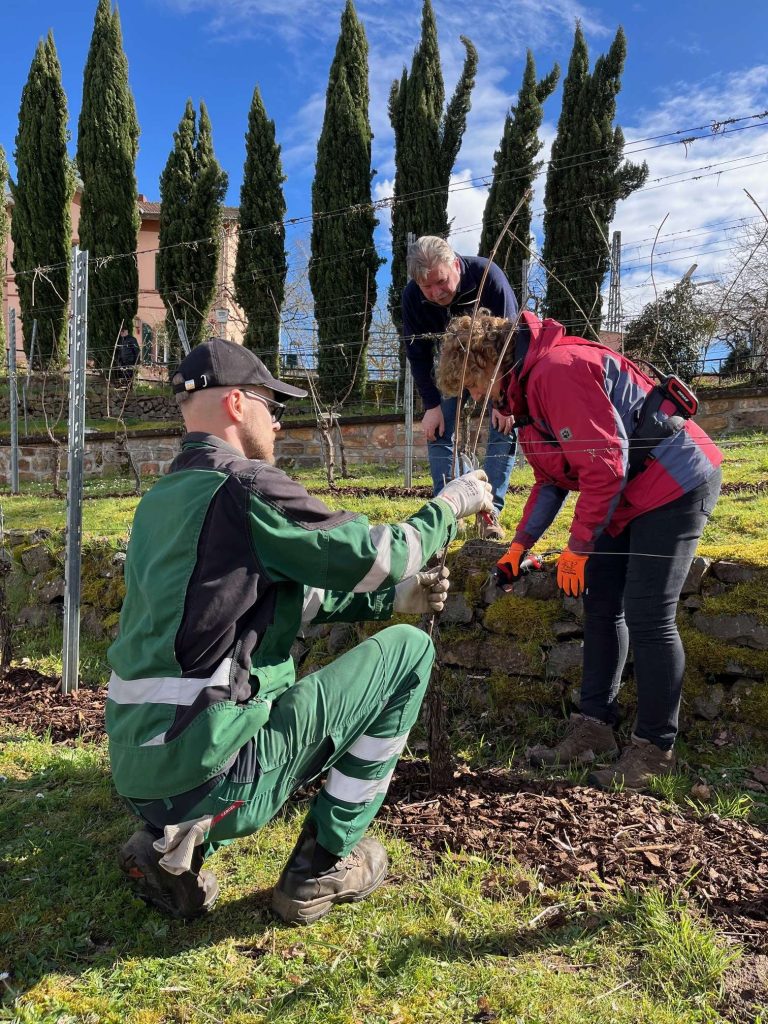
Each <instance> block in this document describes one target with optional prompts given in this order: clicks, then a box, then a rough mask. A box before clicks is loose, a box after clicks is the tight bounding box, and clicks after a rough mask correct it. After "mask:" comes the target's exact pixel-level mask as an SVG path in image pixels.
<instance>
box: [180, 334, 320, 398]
mask: <svg viewBox="0 0 768 1024" xmlns="http://www.w3.org/2000/svg"><path fill="white" fill-rule="evenodd" d="M176 373H180V374H181V375H182V377H183V378H184V379H183V380H182V381H180V382H179V383H178V384H174V385H173V391H174V394H179V393H180V392H182V391H186V392H189V393H191V392H193V391H202V390H203V389H204V388H227V387H229V388H247V387H253V385H255V384H259V385H261V387H264V388H270V390H272V391H274V392H275V394H276V395H283V396H285V397H286V398H305V397H306V395H307V392H306V391H304V390H303V389H302V388H295V387H294V386H293V384H284V383H283V381H281V380H278V379H277V378H276V377H273V376H272V374H271V373H270V372H269V370H268V369H267V368H266V366H265V365H264V363H262V361H261V360H260V359H259V358H258V356H255V355H254V354H253V352H251V350H250V349H247V348H245V347H244V346H243V345H238V344H237V342H234V341H226V340H225V339H224V338H211V339H210V340H209V341H204V342H202V343H201V344H200V345H196V346H195V347H194V348H193V349H192V351H191V352H190V353H189V355H188V356H184V358H183V359H182V361H181V362H180V363H179V368H178V370H177V371H176ZM174 376H175V374H174Z"/></svg>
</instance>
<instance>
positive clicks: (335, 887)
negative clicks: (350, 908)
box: [107, 339, 492, 923]
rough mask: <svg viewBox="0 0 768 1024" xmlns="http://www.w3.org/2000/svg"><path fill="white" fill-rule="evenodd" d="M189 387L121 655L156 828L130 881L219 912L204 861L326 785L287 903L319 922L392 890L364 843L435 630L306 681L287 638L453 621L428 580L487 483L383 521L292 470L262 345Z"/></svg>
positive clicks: (137, 537)
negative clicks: (285, 468)
mask: <svg viewBox="0 0 768 1024" xmlns="http://www.w3.org/2000/svg"><path fill="white" fill-rule="evenodd" d="M173 388H174V392H175V393H176V395H177V398H178V401H179V405H180V408H181V411H182V414H183V418H184V424H185V428H186V431H187V433H186V434H185V436H184V439H183V442H182V449H181V453H180V454H179V456H178V457H177V458H176V460H175V461H174V463H173V465H172V467H171V471H170V473H169V474H168V475H167V476H165V477H163V478H162V479H161V480H159V481H158V482H157V483H156V484H155V486H154V487H153V488H152V490H151V491H149V492H148V493H147V494H146V495H145V496H144V497H143V498H142V500H141V502H140V503H139V506H138V508H137V510H136V516H135V519H134V523H133V529H132V533H131V541H130V545H129V548H128V557H127V561H126V565H125V580H126V596H125V602H124V604H123V609H122V612H121V616H120V632H119V636H118V639H117V640H116V641H115V642H114V644H112V646H111V647H110V650H109V660H110V664H111V667H112V669H113V672H112V676H111V679H110V682H109V693H108V700H107V733H108V735H109V752H110V759H111V764H112V774H113V778H114V782H115V786H116V788H117V791H118V792H119V793H120V794H121V795H122V796H123V797H124V798H125V799H126V801H127V802H128V804H129V805H130V807H131V808H132V809H133V811H134V812H135V813H136V814H137V815H138V817H139V818H140V819H141V820H142V822H143V827H142V828H141V829H140V830H139V831H137V832H135V833H134V835H133V836H132V837H131V838H130V839H129V841H128V842H127V843H126V844H125V845H124V846H123V848H122V849H121V851H120V855H119V862H120V867H121V868H122V870H123V871H124V872H125V874H126V875H127V876H128V878H129V879H130V880H131V882H132V883H133V885H134V887H135V890H136V892H137V893H138V895H139V896H141V897H142V898H143V899H145V900H146V901H147V902H149V903H152V904H154V905H155V906H157V907H159V908H160V909H161V910H163V911H165V912H166V913H169V914H171V915H173V916H175V917H182V918H190V917H195V916H197V915H198V914H201V913H204V912H206V911H208V910H210V909H211V907H212V906H213V904H214V902H215V900H216V897H217V895H218V884H217V882H216V879H215V877H214V875H213V874H212V873H211V872H210V871H209V870H203V867H202V866H203V862H204V861H205V859H206V858H207V857H209V856H210V855H211V854H212V853H214V852H215V850H216V849H217V848H218V847H220V846H221V845H223V844H226V843H227V842H229V841H231V840H233V839H236V838H238V837H240V836H247V835H250V834H251V833H253V832H255V831H257V830H258V829H260V828H261V827H262V826H263V825H265V824H266V823H267V822H268V821H270V819H271V818H273V817H274V815H275V814H277V812H278V811H279V809H280V808H281V807H282V806H283V804H284V803H285V802H286V800H287V799H288V798H289V797H290V795H291V794H292V793H293V792H294V791H295V790H296V789H298V788H299V787H301V786H304V785H305V784H306V783H308V782H309V781H310V780H312V779H314V778H316V777H317V776H319V775H321V774H323V773H327V774H326V777H325V782H324V784H323V787H322V789H321V790H320V791H319V792H318V794H317V796H316V797H315V798H314V800H313V801H312V804H311V807H310V810H309V814H308V816H307V819H306V821H305V823H304V826H303V829H302V831H301V834H300V836H299V838H298V842H297V843H296V846H295V848H294V850H293V852H292V853H291V855H290V858H289V860H288V862H287V864H286V865H285V867H284V870H283V872H282V874H281V875H280V878H279V880H278V883H277V885H276V887H275V890H274V894H273V902H272V906H273V909H274V911H275V912H276V913H277V914H278V915H279V916H280V917H281V918H282V919H283V920H284V921H287V922H292V923H309V922H311V921H315V920H317V919H318V918H320V917H322V916H323V915H324V914H326V913H327V912H328V911H329V910H330V909H331V908H332V907H333V906H334V904H336V903H347V902H355V901H357V900H361V899H363V898H364V897H365V896H367V895H368V894H369V893H371V892H373V890H374V889H376V888H377V886H379V885H380V884H381V882H382V881H383V879H384V877H385V875H386V871H387V857H386V853H385V851H384V849H383V847H382V846H381V845H380V844H379V843H378V842H377V841H376V840H375V839H372V838H364V836H365V832H366V829H367V828H368V826H369V825H370V823H371V821H372V819H373V818H374V816H375V814H376V812H377V811H378V809H379V807H380V806H381V803H382V801H383V799H384V796H385V794H386V791H387V787H388V785H389V781H390V779H391V776H392V773H393V771H394V767H395V764H396V762H397V760H398V757H399V755H400V753H401V752H402V750H403V747H404V745H405V741H406V738H407V736H408V732H409V730H410V728H411V726H412V725H413V724H414V722H415V721H416V717H417V715H418V712H419V708H420V705H421V702H422V699H423V697H424V692H425V690H426V686H427V681H428V679H429V674H430V669H431V666H432V661H433V656H434V655H433V649H432V642H431V640H430V639H429V638H428V637H427V636H426V634H425V633H423V632H421V631H420V630H418V629H416V628H415V627H412V626H408V625H395V626H391V627H389V628H387V629H384V630H382V631H381V632H380V633H378V634H377V635H376V636H375V637H371V638H370V639H368V640H366V641H364V642H363V643H361V644H360V645H359V646H358V647H356V648H354V649H353V650H351V651H348V652H347V653H345V654H343V655H342V656H341V657H339V658H338V659H337V660H336V661H335V662H333V663H332V664H330V665H328V666H326V667H324V668H322V669H321V670H319V671H317V672H313V673H312V674H311V675H308V676H306V677H305V678H304V679H301V680H300V681H298V682H297V680H296V677H295V671H294V664H293V660H292V658H291V655H290V650H291V645H292V644H293V641H294V639H295V638H296V635H297V634H298V633H299V632H300V630H301V628H302V625H303V624H307V623H309V622H332V621H337V622H338V621H343V622H351V621H360V620H365V619H387V618H389V617H390V616H391V615H392V613H393V612H402V613H414V614H418V613H422V612H425V611H430V610H434V609H438V610H439V609H440V608H441V607H442V605H443V603H444V601H445V597H446V592H447V590H448V582H447V580H446V579H444V578H442V577H441V576H440V575H439V574H438V573H437V572H433V573H431V574H430V573H421V572H420V570H421V569H422V567H423V566H424V565H425V563H426V562H427V561H428V559H429V558H430V557H431V556H432V555H433V554H434V553H435V552H436V551H437V550H438V549H440V548H442V547H443V546H444V545H445V544H446V543H447V542H448V541H450V540H451V539H452V538H453V537H454V535H455V533H456V521H457V520H458V519H460V518H461V517H463V516H468V515H472V514H475V513H477V512H479V511H482V510H487V509H489V508H490V507H491V504H492V497H491V490H490V486H489V485H488V483H487V481H486V478H485V474H483V473H482V472H479V473H473V474H468V475H467V476H465V477H462V478H460V479H458V480H454V481H451V482H450V483H449V484H448V485H447V486H446V487H445V488H444V490H443V491H442V493H441V494H440V495H439V496H438V497H437V498H435V499H433V500H432V501H429V502H428V503H427V504H426V505H425V506H424V507H423V508H422V509H420V510H419V511H418V512H417V513H416V514H415V515H414V516H412V517H411V518H410V519H408V520H407V521H406V522H403V523H395V524H392V525H389V526H371V525H370V524H369V522H368V521H367V520H366V519H365V518H364V517H363V516H361V515H356V514H354V513H351V512H332V511H331V510H330V509H328V508H327V507H326V506H325V505H324V504H323V503H322V502H321V501H319V500H318V499H317V498H313V497H311V496H310V495H309V494H308V493H307V492H306V490H305V489H304V488H303V487H302V486H301V485H300V484H298V483H296V482H295V481H294V480H291V479H290V478H289V477H288V476H286V475H285V473H283V472H281V471H280V470H279V469H277V468H275V466H274V464H273V463H274V456H273V453H274V444H275V435H276V433H277V431H278V430H279V429H280V417H281V415H282V413H283V410H284V408H285V407H284V405H283V404H282V402H281V399H284V398H290V397H303V396H304V395H305V392H303V391H301V390H300V389H299V388H295V387H293V386H292V385H289V384H285V383H283V382H282V381H279V380H276V379H275V378H274V377H272V376H271V374H270V373H269V371H268V370H267V368H266V367H265V366H264V364H263V363H262V362H260V360H258V359H257V358H256V357H255V356H254V355H253V354H252V353H251V352H250V351H248V350H247V349H245V348H242V347H241V346H239V345H236V344H234V343H232V342H228V341H223V340H221V339H213V340H211V341H209V342H207V343H205V344H202V345H198V346H197V347H196V348H195V349H193V351H192V352H191V353H190V355H188V356H187V357H186V358H185V359H184V360H183V362H182V363H181V365H180V367H179V370H178V372H177V374H176V375H175V376H174V378H173Z"/></svg>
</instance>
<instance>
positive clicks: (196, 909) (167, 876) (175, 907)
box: [117, 828, 219, 921]
mask: <svg viewBox="0 0 768 1024" xmlns="http://www.w3.org/2000/svg"><path fill="white" fill-rule="evenodd" d="M154 840H155V837H154V836H153V835H152V833H151V832H149V831H148V830H147V829H145V828H141V829H139V831H138V832H134V833H133V835H132V836H131V838H130V839H129V840H128V842H127V843H126V844H125V845H124V846H123V847H122V848H121V850H120V852H119V854H118V857H117V859H118V864H119V865H120V870H121V871H122V872H123V873H124V874H125V875H126V876H127V878H128V881H129V882H130V883H131V887H132V888H133V890H134V892H135V893H136V895H137V896H139V897H140V898H141V899H143V900H144V902H145V903H151V904H152V905H153V906H155V907H157V908H158V910H162V911H163V913H164V914H168V915H169V916H170V917H178V918H182V919H183V920H185V921H187V920H190V919H191V918H193V917H199V916H200V915H201V914H207V913H208V911H209V910H211V909H212V908H213V905H214V903H215V902H216V899H217V897H218V895H219V883H218V882H217V881H216V876H215V875H214V874H213V872H212V871H202V870H201V868H202V865H203V851H202V850H201V849H200V848H199V847H198V848H197V849H196V850H195V852H194V854H193V855H192V870H191V871H184V872H183V873H182V874H180V875H172V874H171V873H170V871H166V870H165V868H162V867H161V866H160V858H161V857H162V854H161V853H158V852H157V850H156V849H155V848H154V846H153V845H152V844H153V842H154Z"/></svg>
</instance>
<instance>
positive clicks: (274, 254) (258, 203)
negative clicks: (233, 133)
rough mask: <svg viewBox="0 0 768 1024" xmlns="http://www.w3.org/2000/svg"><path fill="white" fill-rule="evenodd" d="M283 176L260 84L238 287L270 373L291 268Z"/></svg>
mask: <svg viewBox="0 0 768 1024" xmlns="http://www.w3.org/2000/svg"><path fill="white" fill-rule="evenodd" d="M284 181H285V177H284V175H283V169H282V165H281V162H280V146H279V145H278V144H277V143H276V142H275V122H274V121H270V120H269V118H268V117H267V112H266V110H265V108H264V102H263V100H262V98H261V93H260V92H259V89H258V87H257V88H256V89H254V91H253V100H252V102H251V109H250V112H249V114H248V131H247V133H246V136H245V166H244V168H243V184H242V187H241V189H240V218H239V224H240V234H239V237H238V243H237V257H236V259H235V280H234V291H235V298H236V300H237V302H238V303H239V304H240V305H241V306H242V308H243V309H244V310H245V314H246V316H247V317H248V326H247V328H246V331H245V345H246V347H247V348H250V349H252V350H253V351H254V352H255V353H256V355H258V357H259V358H260V359H261V360H263V362H264V363H265V364H266V365H267V366H268V367H269V369H270V370H271V371H272V373H277V372H278V369H279V356H280V308H281V306H282V304H283V297H284V295H285V275H286V272H287V263H286V259H285V224H284V223H283V218H284V217H285V197H284V196H283V188H282V184H283V182H284Z"/></svg>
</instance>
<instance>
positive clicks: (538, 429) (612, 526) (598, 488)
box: [502, 313, 723, 554]
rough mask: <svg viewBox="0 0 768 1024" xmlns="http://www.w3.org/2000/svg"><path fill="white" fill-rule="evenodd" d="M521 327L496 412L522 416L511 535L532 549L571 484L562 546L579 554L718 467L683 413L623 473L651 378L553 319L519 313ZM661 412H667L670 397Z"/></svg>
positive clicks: (710, 445) (717, 458) (716, 453)
mask: <svg viewBox="0 0 768 1024" xmlns="http://www.w3.org/2000/svg"><path fill="white" fill-rule="evenodd" d="M521 327H522V328H523V330H522V332H521V333H522V337H523V338H524V337H525V328H527V329H528V331H529V332H530V343H529V345H528V351H527V353H526V354H525V356H524V358H523V364H522V367H520V368H518V369H516V370H513V371H512V372H510V373H509V374H507V376H506V377H505V378H504V381H503V387H502V393H503V392H504V389H506V394H505V395H504V394H503V397H502V402H503V403H504V408H503V409H502V411H504V412H506V413H507V414H509V413H510V412H511V413H513V414H514V415H515V416H516V418H520V417H521V416H529V417H530V418H531V420H532V422H531V424H530V425H529V426H522V427H518V429H517V438H518V443H519V444H520V447H521V448H522V450H523V452H524V453H525V457H526V458H527V459H528V462H529V463H530V464H531V467H532V469H533V473H534V477H535V481H536V482H535V483H534V486H533V490H532V491H531V493H530V495H529V497H528V501H527V502H526V505H525V509H524V510H523V517H522V519H521V520H520V523H519V524H518V527H517V531H516V533H515V541H516V542H517V543H519V544H523V545H524V546H525V547H526V548H529V547H532V546H533V545H534V544H535V543H536V541H537V540H538V539H539V537H541V535H542V534H543V533H544V531H545V530H546V529H547V528H548V527H549V526H550V524H551V523H552V521H553V519H554V518H555V516H556V515H557V513H558V512H559V511H560V508H561V506H562V504H563V502H564V501H565V498H566V496H567V493H568V491H578V492H579V497H578V499H577V501H576V507H575V510H574V516H573V522H572V523H571V535H570V539H569V541H568V546H569V547H570V549H571V550H572V551H576V552H580V553H582V554H587V553H588V552H590V551H592V549H593V547H594V544H595V541H596V540H597V538H598V537H599V536H600V534H601V533H602V532H603V530H606V531H607V532H608V533H609V534H611V535H612V536H615V535H616V534H618V533H620V532H621V531H622V530H623V529H624V527H625V526H626V525H627V523H629V522H630V521H631V520H632V519H634V518H635V516H638V515H641V514H642V513H643V512H648V511H650V510H651V509H654V508H659V507H660V506H661V505H666V504H667V503H668V502H670V501H674V499H675V498H679V497H680V495H682V494H686V493H687V492H688V491H691V490H693V489H694V488H695V487H698V486H699V484H701V483H703V482H704V481H705V480H706V479H707V478H708V477H709V476H710V475H711V474H712V473H713V472H714V471H715V469H716V468H717V466H719V465H720V463H721V462H722V459H723V456H722V453H721V452H720V450H719V449H718V448H717V446H716V445H715V444H714V442H713V441H711V440H710V438H709V437H707V435H706V434H705V433H704V431H703V430H701V428H700V427H698V426H697V425H696V423H694V422H693V421H692V420H686V421H685V426H684V428H683V429H682V430H680V431H679V432H678V433H677V434H674V435H673V436H672V437H667V438H664V440H662V441H661V442H660V443H659V444H657V445H656V446H655V447H654V448H653V450H652V452H653V458H652V459H651V460H650V464H649V465H648V466H647V468H645V469H643V470H642V472H640V473H638V474H637V475H636V476H634V477H633V478H632V480H631V481H628V479H627V450H628V443H627V439H628V437H629V436H631V434H632V432H633V430H634V428H635V425H636V423H637V419H638V416H639V413H640V409H641V407H642V405H643V402H644V401H645V397H646V395H647V394H648V392H649V391H650V390H651V389H652V388H653V387H654V384H655V381H653V380H651V378H650V377H648V376H647V375H646V374H645V373H644V372H643V371H642V370H641V369H640V367H639V366H637V365H636V364H635V363H633V362H632V361H631V360H629V359H627V358H625V357H624V356H622V355H619V353H617V352H614V351H613V350H612V349H610V348H607V347H606V346H604V345H599V344H597V343H594V342H590V341H586V340H585V339H584V338H576V337H569V336H568V335H566V333H565V328H564V327H563V326H562V324H559V323H558V322H557V321H556V320H545V321H544V322H543V323H542V322H541V321H540V320H538V319H537V318H536V317H535V316H533V314H531V313H523V314H522V317H521ZM661 412H662V413H666V414H667V415H673V414H674V412H675V409H674V406H673V405H672V403H666V402H665V403H664V404H663V405H662V407H661Z"/></svg>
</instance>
